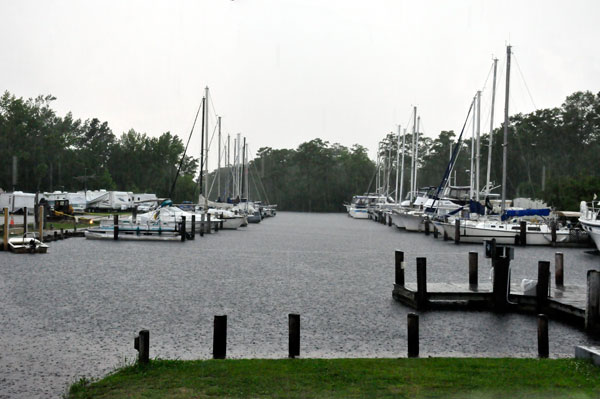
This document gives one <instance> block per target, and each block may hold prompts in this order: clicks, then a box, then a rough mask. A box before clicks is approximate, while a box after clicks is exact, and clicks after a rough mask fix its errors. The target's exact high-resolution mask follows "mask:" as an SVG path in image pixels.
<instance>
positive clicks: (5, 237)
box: [3, 208, 9, 251]
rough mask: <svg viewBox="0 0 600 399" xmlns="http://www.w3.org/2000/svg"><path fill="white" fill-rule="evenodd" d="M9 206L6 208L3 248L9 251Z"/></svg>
mask: <svg viewBox="0 0 600 399" xmlns="http://www.w3.org/2000/svg"><path fill="white" fill-rule="evenodd" d="M8 226H9V224H8V208H4V226H3V227H4V239H3V249H4V250H5V251H8Z"/></svg>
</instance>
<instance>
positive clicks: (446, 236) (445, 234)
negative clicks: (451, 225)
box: [444, 230, 449, 241]
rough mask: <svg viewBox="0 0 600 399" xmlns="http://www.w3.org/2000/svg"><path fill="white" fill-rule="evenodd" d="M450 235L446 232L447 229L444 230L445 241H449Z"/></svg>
mask: <svg viewBox="0 0 600 399" xmlns="http://www.w3.org/2000/svg"><path fill="white" fill-rule="evenodd" d="M448 240H449V237H448V233H446V230H444V241H448Z"/></svg>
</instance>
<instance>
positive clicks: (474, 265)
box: [469, 251, 479, 287]
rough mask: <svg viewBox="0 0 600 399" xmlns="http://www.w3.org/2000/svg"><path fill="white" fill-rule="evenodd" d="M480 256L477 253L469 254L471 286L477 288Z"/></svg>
mask: <svg viewBox="0 0 600 399" xmlns="http://www.w3.org/2000/svg"><path fill="white" fill-rule="evenodd" d="M478 255H479V254H478V253H477V252H473V251H471V252H469V285H470V286H474V287H476V286H477V284H478V282H479V276H478V267H479V266H478Z"/></svg>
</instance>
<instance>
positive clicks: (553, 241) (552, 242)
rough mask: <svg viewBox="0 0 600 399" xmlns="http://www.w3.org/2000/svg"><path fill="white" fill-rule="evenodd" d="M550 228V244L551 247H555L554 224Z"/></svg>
mask: <svg viewBox="0 0 600 399" xmlns="http://www.w3.org/2000/svg"><path fill="white" fill-rule="evenodd" d="M550 228H551V229H552V230H551V233H550V237H551V238H552V240H551V244H552V246H553V247H555V246H556V223H552V226H551V227H550Z"/></svg>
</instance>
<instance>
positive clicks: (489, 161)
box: [485, 58, 498, 196]
mask: <svg viewBox="0 0 600 399" xmlns="http://www.w3.org/2000/svg"><path fill="white" fill-rule="evenodd" d="M497 67H498V58H494V81H493V85H492V111H491V114H490V137H489V143H488V159H487V176H486V177H487V179H486V189H485V195H486V196H488V195H490V186H491V182H490V178H491V169H492V143H493V142H494V104H495V103H496V70H497Z"/></svg>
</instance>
